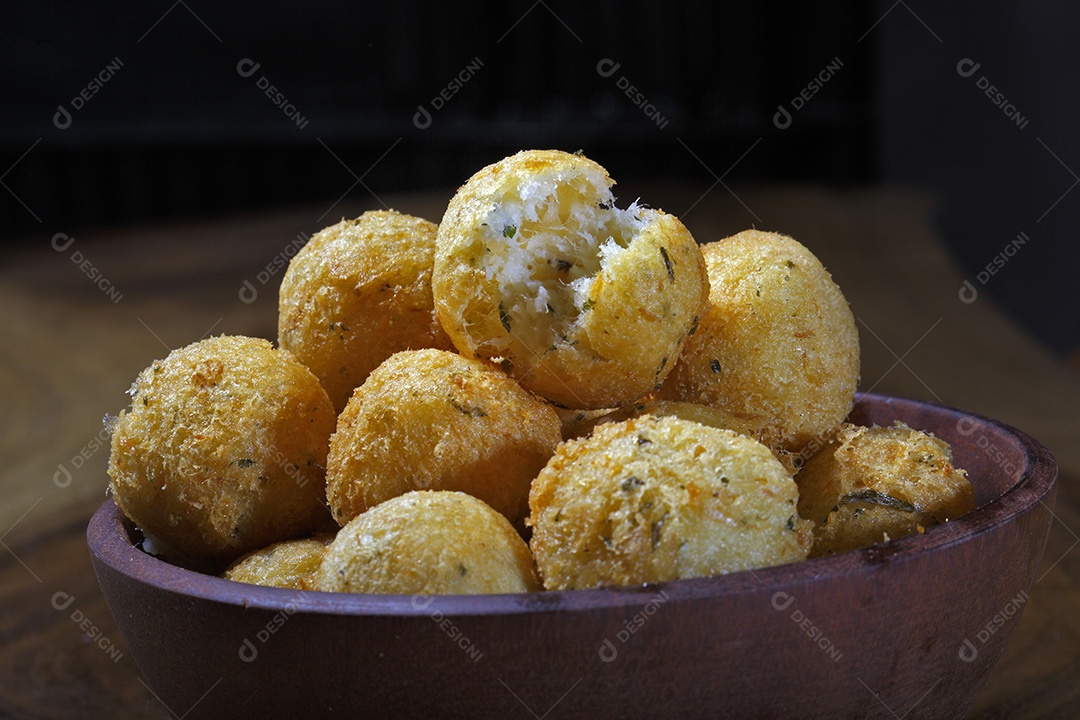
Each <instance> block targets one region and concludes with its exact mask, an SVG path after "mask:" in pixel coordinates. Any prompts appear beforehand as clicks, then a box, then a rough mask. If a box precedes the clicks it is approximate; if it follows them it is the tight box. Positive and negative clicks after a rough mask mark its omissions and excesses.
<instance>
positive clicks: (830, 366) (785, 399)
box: [660, 230, 859, 453]
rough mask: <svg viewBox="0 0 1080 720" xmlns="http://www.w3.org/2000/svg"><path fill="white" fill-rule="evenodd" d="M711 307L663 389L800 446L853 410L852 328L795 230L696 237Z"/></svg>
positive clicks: (824, 434)
mask: <svg viewBox="0 0 1080 720" xmlns="http://www.w3.org/2000/svg"><path fill="white" fill-rule="evenodd" d="M702 252H703V253H704V255H705V262H706V265H707V267H708V272H709V283H710V288H711V289H710V294H709V305H708V309H707V310H706V311H705V313H704V314H703V315H702V316H701V319H700V321H699V323H698V330H697V332H696V333H695V334H694V335H693V336H692V337H691V338H690V340H689V341H687V344H686V347H685V348H684V349H683V353H682V355H681V356H680V357H679V361H678V362H677V363H676V365H675V369H674V370H673V371H672V373H671V375H669V376H668V379H667V381H666V382H665V383H664V386H663V388H661V391H660V395H661V396H662V397H663V398H665V399H668V400H681V401H685V402H693V403H700V404H702V405H710V406H713V407H716V408H719V409H721V410H723V411H724V412H726V413H728V414H729V415H732V416H734V417H736V418H739V419H740V420H742V421H745V422H746V423H747V424H748V426H749V429H750V431H751V432H750V434H752V435H754V436H755V437H757V438H758V439H759V440H761V441H762V442H763V443H765V444H766V445H768V446H769V447H771V448H775V449H777V450H787V451H791V452H794V453H798V452H799V451H800V450H801V449H802V448H803V447H804V446H805V445H807V444H808V443H811V442H814V441H815V440H816V441H818V442H821V441H823V440H824V439H826V438H828V437H829V436H830V435H831V433H832V432H833V431H834V430H835V429H836V427H838V426H839V425H840V423H841V422H843V420H844V418H845V417H847V414H848V413H849V412H850V411H851V406H852V402H853V400H854V397H855V389H856V386H857V385H858V382H859V334H858V330H857V328H856V327H855V318H854V316H853V315H852V313H851V309H850V308H849V307H848V303H847V301H846V300H845V299H844V296H843V294H842V293H841V292H840V289H839V288H838V287H837V286H836V284H835V283H834V282H833V281H832V278H831V276H830V275H829V273H828V272H827V271H826V270H825V268H824V267H822V265H821V262H820V261H818V259H817V258H816V257H814V255H813V253H811V252H810V251H809V250H807V249H806V248H805V247H804V246H803V245H801V244H800V243H799V242H798V241H796V240H794V239H793V238H790V237H787V236H785V235H780V234H777V233H767V232H759V231H757V230H747V231H745V232H741V233H739V234H738V235H734V236H732V237H729V238H725V239H723V240H720V241H718V242H713V243H709V244H707V245H704V246H702Z"/></svg>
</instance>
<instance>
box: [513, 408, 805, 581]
mask: <svg viewBox="0 0 1080 720" xmlns="http://www.w3.org/2000/svg"><path fill="white" fill-rule="evenodd" d="M798 500H799V492H798V488H797V487H796V486H795V482H794V480H792V479H791V476H790V475H789V474H788V472H787V471H786V470H785V469H784V467H783V466H782V465H781V464H780V462H779V461H778V460H777V459H776V458H775V457H774V456H773V454H772V453H771V452H770V451H769V449H768V448H767V447H765V446H764V445H762V444H761V443H759V442H757V441H756V440H754V439H752V438H749V437H746V436H745V435H738V434H736V433H734V432H732V431H730V430H721V429H718V428H713V427H707V426H704V425H701V424H699V423H696V422H692V421H690V420H683V419H680V418H677V417H662V418H657V417H654V416H652V415H644V416H642V417H639V418H635V419H631V420H626V421H623V422H617V423H609V424H604V425H599V426H598V427H597V428H596V429H595V430H594V431H593V433H592V435H590V436H589V437H588V438H584V439H581V440H570V441H567V442H565V443H563V444H562V445H560V446H559V448H558V450H557V451H556V453H555V456H554V457H553V458H552V459H551V461H550V462H548V464H547V466H546V467H545V468H544V470H543V471H542V472H541V473H540V475H539V477H537V478H536V481H535V482H534V483H533V486H532V491H531V493H530V495H529V507H530V508H531V511H532V514H531V516H530V519H529V521H530V524H531V525H532V527H533V535H532V540H531V541H530V545H531V547H532V551H533V554H534V556H535V557H536V564H537V567H538V569H539V570H540V577H541V578H542V580H543V582H544V587H545V588H547V589H549V590H571V589H582V588H595V587H602V586H608V585H635V584H640V583H646V582H662V581H666V580H676V579H679V578H692V577H705V576H709V575H716V574H720V573H727V572H732V571H735V570H745V569H748V568H759V567H766V566H770V565H780V564H784V563H790V562H795V561H797V560H803V559H805V558H806V555H807V552H808V551H809V549H810V542H811V527H810V525H811V524H810V522H808V521H806V520H803V519H800V517H799V515H798V514H797V512H796V505H797V503H798Z"/></svg>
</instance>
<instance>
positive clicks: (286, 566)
mask: <svg viewBox="0 0 1080 720" xmlns="http://www.w3.org/2000/svg"><path fill="white" fill-rule="evenodd" d="M333 539H334V536H333V535H320V536H317V537H312V538H303V539H301V540H285V541H282V542H279V543H274V544H273V545H271V546H269V547H265V548H263V549H261V550H256V551H255V552H250V553H248V554H247V555H244V556H243V557H241V558H240V559H239V560H237V561H236V562H234V563H233V564H232V565H230V566H229V569H228V570H226V571H225V574H224V578H225V579H226V580H234V581H236V582H242V583H248V584H250V585H262V586H264V587H280V588H288V589H290V590H314V589H315V576H316V574H317V573H318V572H319V565H320V564H321V563H322V559H323V556H324V555H325V554H326V546H327V545H329V544H330V541H331V540H333Z"/></svg>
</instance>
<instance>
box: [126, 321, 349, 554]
mask: <svg viewBox="0 0 1080 720" xmlns="http://www.w3.org/2000/svg"><path fill="white" fill-rule="evenodd" d="M129 393H130V394H131V407H130V409H128V410H127V411H126V412H122V413H121V414H120V417H119V418H118V419H117V421H116V425H115V429H114V431H113V436H112V452H111V455H110V457H109V478H110V480H111V483H110V488H111V491H112V495H113V498H114V500H115V501H116V503H117V505H119V506H120V508H121V509H122V510H123V511H124V513H125V514H126V515H127V516H128V517H129V518H130V519H131V520H132V522H134V523H135V524H136V525H137V526H138V527H139V528H141V529H143V530H145V531H147V532H148V533H150V534H152V535H153V536H156V537H157V538H160V539H161V540H162V541H163V542H164V543H165V544H166V545H167V546H169V547H171V548H174V549H175V550H176V551H177V552H179V553H181V554H183V555H185V556H187V559H190V560H203V561H209V562H228V561H231V560H233V559H235V558H237V557H239V556H240V555H242V554H244V553H246V552H249V551H251V550H255V549H257V548H261V547H265V546H267V545H270V544H271V543H274V542H277V541H279V540H285V539H289V538H295V537H300V536H303V535H308V534H310V533H311V532H312V531H313V530H315V529H316V528H317V527H318V526H319V525H320V523H322V522H325V520H326V518H327V512H326V506H325V504H324V502H325V497H324V496H325V492H326V485H325V482H324V475H325V466H326V453H327V448H328V446H329V441H330V434H331V433H332V432H333V430H334V420H335V416H334V407H333V405H332V404H331V403H330V398H329V397H327V395H326V391H325V390H323V388H322V386H321V385H319V381H318V380H317V379H316V378H315V376H314V375H312V374H311V371H310V370H308V369H307V368H306V367H304V366H303V365H302V364H301V363H300V362H299V361H297V360H296V358H294V357H293V356H292V355H291V354H290V353H289V352H287V351H284V350H277V349H275V348H274V347H273V346H272V345H271V344H270V343H269V342H267V341H266V340H261V339H256V338H248V337H235V336H224V335H223V336H220V337H214V338H209V339H206V340H202V341H200V342H197V343H194V344H192V345H188V346H187V347H184V348H181V349H180V350H174V351H173V352H172V353H170V354H169V356H168V357H166V358H165V359H164V360H155V361H154V362H153V363H152V364H151V365H150V367H148V368H146V369H145V370H143V371H142V372H141V373H140V374H139V376H138V379H136V380H135V384H134V385H132V387H131V390H130V391H129Z"/></svg>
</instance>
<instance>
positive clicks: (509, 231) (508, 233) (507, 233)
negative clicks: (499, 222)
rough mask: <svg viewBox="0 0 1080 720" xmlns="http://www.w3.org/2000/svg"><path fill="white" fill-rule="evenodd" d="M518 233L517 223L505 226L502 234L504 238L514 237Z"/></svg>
mask: <svg viewBox="0 0 1080 720" xmlns="http://www.w3.org/2000/svg"><path fill="white" fill-rule="evenodd" d="M515 235H517V225H507V226H506V227H504V228H503V231H502V236H503V237H504V238H512V237H514V236H515Z"/></svg>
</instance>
